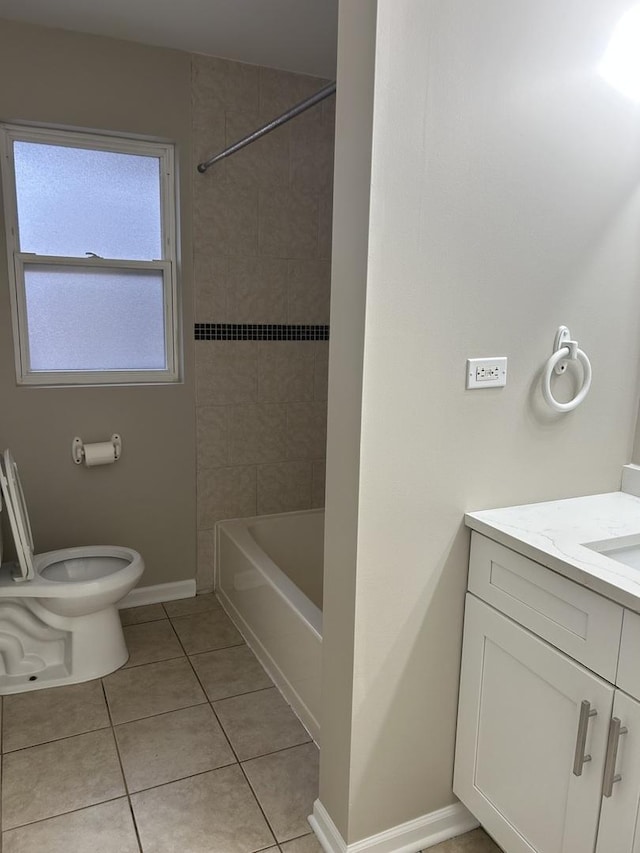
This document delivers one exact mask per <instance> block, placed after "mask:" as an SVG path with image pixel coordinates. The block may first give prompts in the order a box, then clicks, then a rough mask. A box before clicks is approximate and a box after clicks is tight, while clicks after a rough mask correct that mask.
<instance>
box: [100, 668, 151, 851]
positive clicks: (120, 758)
mask: <svg viewBox="0 0 640 853" xmlns="http://www.w3.org/2000/svg"><path fill="white" fill-rule="evenodd" d="M100 684H101V685H102V693H103V695H104V701H105V704H106V706H107V714H108V715H109V722H110V723H111V732H112V734H113V740H114V743H115V746H116V755H117V756H118V764H119V765H120V772H121V773H122V781H123V783H124V790H125V795H126V798H127V805H128V806H129V812H130V814H131V820H132V822H133V831H134V832H135V835H136V843H137V845H138V849H139V851H140V853H142V840H141V838H140V833H139V831H138V824H137V823H136V816H135V812H134V811H133V803H132V802H131V792H130V791H129V783H128V782H127V774H126V773H125V772H124V764H123V763H122V755H121V754H120V744H119V743H118V738H117V737H116V727H115V725H114V723H113V717H112V716H111V708H110V707H109V702H108V700H107V691H106V690H105V686H104V681H103V680H102V679H100Z"/></svg>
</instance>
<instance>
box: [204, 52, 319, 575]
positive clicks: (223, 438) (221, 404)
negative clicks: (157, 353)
mask: <svg viewBox="0 0 640 853" xmlns="http://www.w3.org/2000/svg"><path fill="white" fill-rule="evenodd" d="M325 83H326V81H324V80H321V79H318V78H314V77H307V76H304V75H300V74H290V73H287V72H284V71H276V70H274V69H270V68H261V67H258V66H254V65H244V64H242V63H238V62H229V61H227V60H222V59H215V58H212V57H205V56H196V57H194V59H193V145H194V162H200V161H201V160H205V159H207V158H208V157H210V156H211V155H213V154H215V153H217V152H218V151H220V150H222V149H223V148H224V147H225V145H229V144H231V143H233V142H236V141H237V140H238V139H240V138H241V137H242V136H245V135H246V134H248V133H250V132H251V131H253V130H255V129H257V128H258V127H260V125H262V124H264V123H265V122H267V121H271V120H272V119H273V118H275V117H276V116H278V115H279V114H280V113H281V112H284V111H285V110H287V109H289V108H290V107H292V106H293V105H294V104H296V103H298V102H299V101H301V100H302V99H303V98H305V97H307V96H309V95H311V94H313V93H315V92H317V91H318V90H319V89H320V88H321V87H322V86H323V85H324V84H325ZM333 137H334V104H333V98H332V99H330V100H327V101H324V102H323V103H322V104H319V105H318V106H316V107H314V108H313V109H312V110H309V111H308V112H305V113H304V114H302V115H301V116H299V117H297V118H296V119H294V120H293V121H292V122H290V123H288V124H286V125H284V126H283V127H281V128H280V129H278V130H277V131H274V132H273V133H271V134H269V135H268V136H266V137H265V138H264V139H262V140H260V141H259V142H256V143H254V144H252V145H251V146H250V147H249V148H247V149H245V150H244V151H241V152H239V153H238V154H235V155H234V156H233V157H232V158H229V159H228V160H225V161H223V162H222V163H219V164H217V165H215V166H213V167H212V168H211V169H210V170H209V171H208V172H207V173H206V174H204V175H199V174H197V173H194V199H195V206H194V270H195V289H196V321H197V322H199V323H250V324H294V325H306V324H310V325H324V324H327V323H328V322H329V290H330V269H331V215H332V204H331V201H332V199H331V193H332V185H333ZM327 370H328V344H327V343H326V342H325V341H305V342H288V341H269V342H258V341H197V342H196V394H197V447H198V588H199V589H200V590H206V589H210V588H211V587H212V586H213V551H214V525H215V523H216V522H217V521H218V520H220V519H221V518H235V517H238V516H252V515H256V514H259V515H263V514H267V513H274V512H286V511H290V510H299V509H307V508H309V507H311V506H322V505H323V504H324V469H325V443H326V411H327V403H326V400H327Z"/></svg>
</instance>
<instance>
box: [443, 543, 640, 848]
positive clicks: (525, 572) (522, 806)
mask: <svg viewBox="0 0 640 853" xmlns="http://www.w3.org/2000/svg"><path fill="white" fill-rule="evenodd" d="M469 590H470V591H469V593H468V594H467V603H466V611H465V629H464V648H463V659H462V676H461V686H460V702H459V710H458V733H457V742H456V762H455V774H454V791H455V793H456V794H457V796H458V797H459V798H460V799H461V800H462V802H463V803H464V804H465V805H466V806H467V807H468V808H469V809H470V811H471V812H472V813H473V814H474V815H475V816H476V817H477V818H478V820H479V821H480V822H481V823H482V824H483V826H484V827H485V828H486V829H487V831H488V832H489V833H490V834H491V835H492V836H493V837H494V838H495V840H496V841H497V843H498V844H499V845H500V846H501V847H503V848H504V850H505V851H506V853H640V823H639V817H638V814H639V808H638V807H639V804H640V702H639V701H637V700H636V699H635V698H632V697H630V696H628V695H627V694H626V693H624V692H622V691H621V690H619V689H616V686H615V683H616V676H617V672H618V657H619V654H620V642H621V637H622V636H623V632H622V625H623V615H624V614H625V611H624V608H623V607H621V606H620V605H618V604H615V603H613V602H611V601H609V600H608V599H605V598H604V597H602V596H599V595H598V594H596V593H594V592H592V591H590V590H587V589H586V588H584V587H582V586H580V585H579V584H576V583H574V582H573V581H570V580H567V579H566V578H564V577H562V576H561V575H559V574H556V573H555V572H552V571H550V570H549V569H547V568H545V567H544V566H541V565H539V564H538V563H535V562H533V561H531V560H529V559H527V558H526V557H523V556H522V555H520V554H517V553H516V552H514V551H511V550H510V549H508V548H505V547H503V546H502V545H499V544H498V543H495V542H493V541H491V540H489V539H487V538H485V537H483V536H480V535H479V534H477V533H473V536H472V551H471V561H470V571H469ZM627 612H629V611H627ZM630 617H635V618H637V619H639V620H640V617H637V616H636V614H630ZM631 623H633V625H634V627H635V622H634V619H633V618H631V619H630V624H631ZM637 624H638V625H640V621H639V622H638V623H637ZM627 633H628V634H629V636H630V637H632V635H633V631H630V632H627ZM636 648H638V647H637V646H636ZM634 651H635V650H634ZM638 651H640V649H638ZM624 654H625V652H624V641H623V652H622V655H624ZM626 654H627V658H628V660H630V661H631V660H632V659H633V656H632V652H631V651H630V650H629V649H627V651H626ZM637 656H638V655H637V653H636V657H637ZM631 669H633V673H632V674H633V676H634V677H635V675H636V673H637V672H638V669H640V666H636V667H631ZM619 777H620V778H619ZM614 780H615V781H614Z"/></svg>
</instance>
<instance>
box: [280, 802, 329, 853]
mask: <svg viewBox="0 0 640 853" xmlns="http://www.w3.org/2000/svg"><path fill="white" fill-rule="evenodd" d="M309 814H311V812H309ZM280 849H281V850H282V853H322V847H321V846H320V842H319V841H318V839H317V838H316V837H315V835H314V834H313V833H311V835H305V836H304V837H303V838H296V839H295V841H287V842H286V844H281V845H280Z"/></svg>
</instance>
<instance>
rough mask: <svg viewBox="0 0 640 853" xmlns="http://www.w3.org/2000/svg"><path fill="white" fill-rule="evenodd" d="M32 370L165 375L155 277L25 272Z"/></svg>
mask: <svg viewBox="0 0 640 853" xmlns="http://www.w3.org/2000/svg"><path fill="white" fill-rule="evenodd" d="M24 277H25V291H26V302H27V327H28V337H29V351H30V367H31V370H69V371H72V370H164V369H165V368H166V366H167V359H166V353H165V343H164V297H163V290H164V288H163V282H162V271H161V270H130V269H106V270H105V269H100V270H94V269H88V268H86V267H66V268H65V267H50V266H40V265H30V266H26V267H25V271H24Z"/></svg>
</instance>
